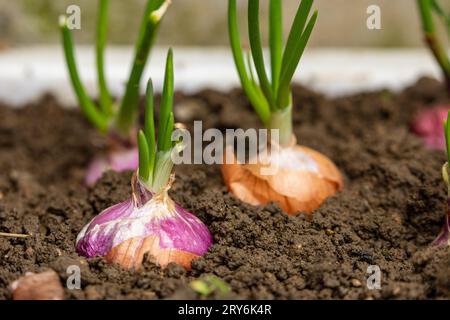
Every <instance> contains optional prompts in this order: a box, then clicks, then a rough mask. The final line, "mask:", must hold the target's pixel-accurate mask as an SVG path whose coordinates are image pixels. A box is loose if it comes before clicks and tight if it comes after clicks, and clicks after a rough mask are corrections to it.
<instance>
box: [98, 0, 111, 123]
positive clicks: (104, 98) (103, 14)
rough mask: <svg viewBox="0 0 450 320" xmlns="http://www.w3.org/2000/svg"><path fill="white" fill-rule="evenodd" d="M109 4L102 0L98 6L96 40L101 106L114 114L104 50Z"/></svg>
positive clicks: (109, 113)
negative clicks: (106, 73) (107, 80)
mask: <svg viewBox="0 0 450 320" xmlns="http://www.w3.org/2000/svg"><path fill="white" fill-rule="evenodd" d="M108 5H109V0H100V1H99V6H98V22H97V41H96V59H97V79H98V85H99V90H100V106H101V109H102V112H103V113H104V114H106V115H112V113H113V110H112V103H113V101H112V98H111V95H110V93H109V90H108V86H107V84H106V77H105V70H104V69H105V67H104V52H105V45H106V34H107V32H108Z"/></svg>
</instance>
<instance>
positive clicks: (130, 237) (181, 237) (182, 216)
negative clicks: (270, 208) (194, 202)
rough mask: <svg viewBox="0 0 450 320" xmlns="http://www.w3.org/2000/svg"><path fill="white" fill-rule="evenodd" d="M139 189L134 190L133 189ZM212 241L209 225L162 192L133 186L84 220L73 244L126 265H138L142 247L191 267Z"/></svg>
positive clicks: (83, 251)
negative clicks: (131, 194)
mask: <svg viewBox="0 0 450 320" xmlns="http://www.w3.org/2000/svg"><path fill="white" fill-rule="evenodd" d="M137 190H140V191H141V192H142V191H143V193H141V194H139V195H136V193H140V192H139V191H137ZM211 244H212V236H211V234H210V233H209V231H208V228H207V227H206V226H205V225H204V224H203V223H202V222H201V221H200V220H199V219H198V218H197V217H195V216H194V215H193V214H191V213H189V212H188V211H186V210H185V209H183V208H182V207H180V206H179V205H177V204H175V203H174V202H173V201H172V200H171V199H170V198H169V196H168V195H167V193H166V192H164V193H163V194H160V195H153V194H151V193H150V192H148V191H146V190H145V188H142V187H141V188H136V189H135V196H134V197H132V199H129V200H127V201H124V202H122V203H120V204H117V205H115V206H112V207H110V208H108V209H106V210H104V211H103V212H102V213H100V214H99V215H98V216H96V217H95V218H94V219H93V220H92V221H91V222H90V223H89V224H88V225H86V226H85V227H84V228H83V230H82V231H81V232H80V234H79V235H78V237H77V244H76V249H77V252H78V253H79V254H80V255H83V256H85V257H95V256H104V257H105V258H106V260H107V261H109V262H115V263H118V264H119V265H121V266H122V267H124V268H135V269H137V268H139V267H140V266H141V265H142V261H143V258H144V254H145V253H149V254H150V255H151V256H152V257H153V258H154V259H155V261H156V262H157V263H158V264H160V265H161V267H165V266H166V265H167V264H168V263H170V262H175V263H179V264H181V265H183V266H184V267H185V268H186V269H190V263H191V261H192V260H193V259H196V258H198V257H200V256H202V255H203V254H205V253H206V252H207V250H208V248H209V247H210V246H211Z"/></svg>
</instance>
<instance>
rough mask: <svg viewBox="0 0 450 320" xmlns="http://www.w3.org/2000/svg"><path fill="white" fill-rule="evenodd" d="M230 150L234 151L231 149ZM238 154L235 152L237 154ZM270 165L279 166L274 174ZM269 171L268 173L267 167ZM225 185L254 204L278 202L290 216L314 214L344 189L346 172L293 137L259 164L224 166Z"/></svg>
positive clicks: (241, 198) (240, 197) (242, 198)
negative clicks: (302, 213)
mask: <svg viewBox="0 0 450 320" xmlns="http://www.w3.org/2000/svg"><path fill="white" fill-rule="evenodd" d="M226 152H227V153H228V152H233V151H230V149H229V148H228V149H227V151H226ZM233 156H234V155H233ZM269 167H272V168H274V169H275V172H274V174H267V173H268V172H270V169H269ZM263 169H267V170H269V171H267V172H266V174H264V170H263ZM222 174H223V178H224V180H225V184H226V186H227V187H228V189H229V190H230V192H232V193H233V194H234V195H235V196H236V197H237V198H239V199H240V200H242V201H244V202H246V203H249V204H252V205H264V204H267V203H269V202H276V203H277V204H278V205H279V206H280V207H281V208H282V209H283V210H284V211H286V212H287V213H288V214H290V215H296V214H298V213H299V212H306V213H311V212H312V211H314V210H315V209H317V208H318V207H319V206H320V204H321V203H322V202H323V201H324V200H325V199H326V198H328V197H330V196H332V195H334V194H335V193H336V192H337V191H339V190H341V189H342V188H343V179H342V175H341V173H340V172H339V170H338V169H337V168H336V166H335V165H334V164H333V162H331V160H330V159H328V158H327V157H326V156H324V155H323V154H321V153H319V152H317V151H314V150H312V149H310V148H307V147H304V146H299V145H297V144H296V143H295V139H292V143H291V144H290V145H288V146H286V147H277V148H273V145H272V152H269V153H267V155H266V157H265V158H262V159H261V158H260V160H259V161H258V162H257V163H256V164H250V163H249V164H239V163H237V161H236V160H235V161H233V163H232V164H227V163H225V164H223V165H222Z"/></svg>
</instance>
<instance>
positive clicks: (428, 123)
mask: <svg viewBox="0 0 450 320" xmlns="http://www.w3.org/2000/svg"><path fill="white" fill-rule="evenodd" d="M449 109H450V106H437V107H433V108H430V109H426V110H422V111H420V112H419V113H418V114H417V116H416V117H415V118H414V121H413V123H412V125H411V130H412V132H413V133H414V134H416V135H417V136H418V137H420V138H421V139H422V140H423V142H424V144H425V146H427V147H428V148H430V149H437V150H445V134H444V126H443V123H444V121H445V120H446V119H447V115H448V110H449Z"/></svg>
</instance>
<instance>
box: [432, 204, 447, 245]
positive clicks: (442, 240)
mask: <svg viewBox="0 0 450 320" xmlns="http://www.w3.org/2000/svg"><path fill="white" fill-rule="evenodd" d="M449 208H450V199H447V212H446V215H445V223H444V226H443V228H442V231H441V233H440V234H439V235H438V237H437V238H436V239H435V240H434V241H433V243H432V245H433V246H445V245H447V246H450V209H449Z"/></svg>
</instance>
